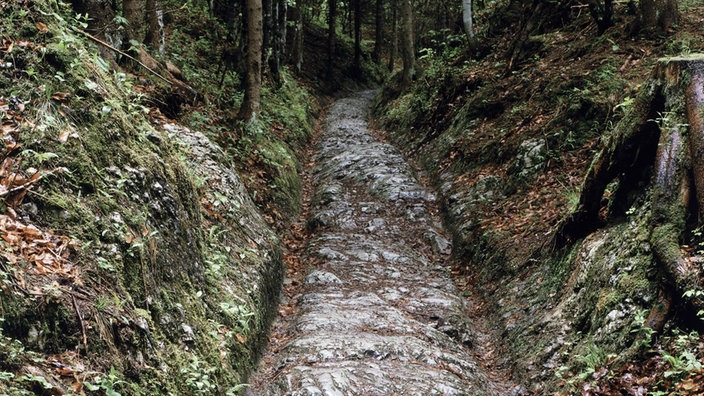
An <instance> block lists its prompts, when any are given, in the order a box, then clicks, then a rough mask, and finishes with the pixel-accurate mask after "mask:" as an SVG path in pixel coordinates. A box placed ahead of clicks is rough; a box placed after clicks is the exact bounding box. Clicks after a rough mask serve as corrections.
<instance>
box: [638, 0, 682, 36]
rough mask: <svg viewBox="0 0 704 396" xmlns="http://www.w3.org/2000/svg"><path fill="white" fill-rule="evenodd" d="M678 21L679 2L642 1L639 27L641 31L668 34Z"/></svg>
mask: <svg viewBox="0 0 704 396" xmlns="http://www.w3.org/2000/svg"><path fill="white" fill-rule="evenodd" d="M678 20H679V11H678V10H677V0H640V14H639V17H638V25H639V28H640V30H641V31H650V32H654V33H657V34H661V33H667V31H668V29H670V28H671V27H672V25H674V24H675V23H677V21H678Z"/></svg>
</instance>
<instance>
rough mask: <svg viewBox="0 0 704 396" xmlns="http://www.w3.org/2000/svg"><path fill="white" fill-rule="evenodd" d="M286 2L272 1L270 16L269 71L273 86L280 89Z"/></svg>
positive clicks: (284, 45) (284, 44) (281, 0)
mask: <svg viewBox="0 0 704 396" xmlns="http://www.w3.org/2000/svg"><path fill="white" fill-rule="evenodd" d="M286 2H287V0H274V4H273V6H272V14H271V20H272V24H271V28H272V32H271V33H272V36H271V38H272V43H271V55H270V58H269V69H271V78H272V79H273V80H274V84H275V85H276V86H277V87H280V86H281V84H282V82H281V58H282V57H283V56H284V51H285V50H286V12H287V4H286Z"/></svg>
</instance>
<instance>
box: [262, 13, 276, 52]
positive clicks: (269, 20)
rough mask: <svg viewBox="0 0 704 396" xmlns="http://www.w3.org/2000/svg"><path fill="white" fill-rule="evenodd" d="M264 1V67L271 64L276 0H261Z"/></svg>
mask: <svg viewBox="0 0 704 396" xmlns="http://www.w3.org/2000/svg"><path fill="white" fill-rule="evenodd" d="M261 1H262V65H268V64H269V55H270V54H271V51H270V49H271V48H272V47H273V45H272V36H273V29H274V21H273V17H272V15H273V8H274V2H276V0H261Z"/></svg>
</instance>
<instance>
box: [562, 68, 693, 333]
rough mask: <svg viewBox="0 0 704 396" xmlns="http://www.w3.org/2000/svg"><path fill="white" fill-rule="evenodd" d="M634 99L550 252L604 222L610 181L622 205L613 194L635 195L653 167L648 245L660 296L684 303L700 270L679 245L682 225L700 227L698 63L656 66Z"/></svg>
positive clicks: (657, 316)
mask: <svg viewBox="0 0 704 396" xmlns="http://www.w3.org/2000/svg"><path fill="white" fill-rule="evenodd" d="M641 92H642V94H641V95H640V96H639V97H638V98H637V99H636V103H635V108H634V109H633V111H631V112H630V113H629V115H628V116H627V117H625V118H624V119H623V120H622V121H621V122H620V123H619V124H618V125H617V127H616V129H615V130H614V132H613V134H612V135H610V136H609V137H608V138H606V139H605V140H604V143H603V148H602V149H601V150H600V151H599V153H598V154H597V156H596V157H595V159H594V161H593V162H592V164H591V166H590V169H589V172H588V173H587V176H586V178H585V180H584V183H583V185H582V192H581V196H580V200H579V204H578V206H577V208H576V209H575V210H574V211H573V212H572V213H571V214H570V215H569V216H567V217H566V218H565V220H563V221H562V222H561V223H560V225H559V226H558V229H557V232H556V234H555V245H554V246H555V247H557V248H559V247H562V246H564V245H566V244H568V243H570V242H572V241H575V240H577V239H579V238H582V237H584V236H586V235H587V234H588V233H590V232H592V231H593V230H595V229H596V228H597V227H598V226H599V225H600V224H601V223H602V222H603V219H602V220H600V219H599V214H600V211H601V209H602V200H603V197H604V192H605V190H606V186H607V185H608V184H609V183H610V182H611V181H612V180H614V179H615V178H617V177H618V178H619V187H618V189H617V193H615V194H613V197H614V199H616V197H624V196H627V194H623V193H622V192H621V191H619V190H621V189H622V188H623V187H624V186H627V187H628V188H635V186H636V185H637V183H634V181H633V179H637V176H635V175H637V173H638V172H642V170H643V169H650V168H651V167H652V169H654V170H653V174H652V176H651V178H650V186H652V190H651V192H650V207H651V226H652V229H651V236H650V240H649V242H650V246H652V251H653V257H654V259H655V261H656V262H657V264H658V267H659V272H660V273H661V276H662V277H663V279H662V281H663V283H664V288H665V289H666V290H668V289H669V290H675V291H676V293H675V294H676V295H679V296H683V294H684V292H685V291H688V290H695V289H699V288H700V287H701V284H700V283H701V273H700V269H699V268H698V266H697V265H696V263H695V262H694V261H695V260H693V259H691V258H689V257H685V256H684V255H683V253H682V248H681V246H680V243H681V241H682V240H683V238H684V235H685V231H686V227H687V220H688V219H689V218H691V217H695V218H696V220H697V223H698V224H701V222H702V220H703V219H704V122H703V120H704V93H703V92H704V56H702V55H698V56H692V57H686V58H671V59H661V60H660V61H659V62H658V64H657V66H656V69H655V72H654V74H653V77H652V79H651V81H649V82H648V83H647V85H646V86H645V87H644V88H643V89H642V90H641ZM692 203H694V205H692ZM611 206H614V203H613V202H612V204H611ZM683 298H684V302H685V303H686V304H687V305H689V307H690V308H692V309H695V311H694V312H696V310H700V309H702V307H704V300H702V298H701V297H700V296H696V295H695V296H685V297H683ZM667 303H668V304H669V302H667ZM668 304H666V305H667V306H669V305H668ZM651 314H652V316H653V318H652V320H650V319H649V322H653V323H655V324H656V325H657V326H661V325H662V323H661V322H662V321H663V320H664V319H665V315H662V312H660V311H658V312H655V310H654V311H653V313H651ZM656 319H657V320H656Z"/></svg>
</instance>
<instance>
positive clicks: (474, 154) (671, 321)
mask: <svg viewBox="0 0 704 396" xmlns="http://www.w3.org/2000/svg"><path fill="white" fill-rule="evenodd" d="M575 23H578V22H575ZM570 29H571V28H570V27H564V30H563V31H559V30H558V31H549V30H546V31H545V32H542V33H541V35H540V36H536V39H540V40H544V45H545V46H544V48H543V50H542V51H541V52H540V53H539V54H537V55H535V57H534V58H531V59H530V60H525V61H523V64H522V65H521V66H520V67H518V68H516V69H515V70H510V71H507V69H505V68H506V64H505V63H503V62H505V59H503V57H502V55H501V51H493V53H492V54H488V55H487V54H482V53H479V54H472V55H471V56H470V55H468V54H467V53H464V52H462V51H460V50H458V49H456V48H454V47H452V45H451V43H450V44H447V42H446V43H445V44H443V46H440V47H439V48H431V49H429V50H426V51H427V56H426V57H425V58H424V59H423V60H422V61H421V62H420V69H421V72H420V73H419V75H418V77H417V80H416V82H415V83H414V84H413V85H412V86H410V87H405V88H400V87H399V86H398V84H397V81H395V80H392V81H390V82H389V83H388V85H387V87H386V88H385V90H384V92H383V93H382V95H381V96H380V97H379V98H378V103H377V107H376V114H377V116H378V117H379V118H380V120H381V122H382V124H383V125H385V126H386V127H387V129H388V130H389V131H390V140H392V141H394V142H395V143H396V144H397V146H399V147H403V148H404V149H405V152H406V154H407V155H408V156H410V157H412V158H414V159H415V160H417V162H418V163H419V164H420V166H421V167H422V168H423V170H424V171H425V172H427V173H428V174H429V176H430V177H431V179H432V180H433V181H434V183H435V186H436V189H437V191H438V192H439V196H440V198H441V202H442V204H443V209H444V214H445V220H446V222H447V224H448V228H449V229H451V230H452V231H453V235H454V247H455V248H454V256H455V266H456V272H457V273H459V274H464V275H467V276H468V277H469V279H470V280H476V282H467V283H470V284H475V286H473V287H470V290H469V292H476V293H478V294H480V295H481V296H482V298H484V299H485V301H486V302H487V303H488V307H489V308H487V309H486V310H485V311H484V312H488V313H489V315H491V316H492V319H493V321H494V323H495V326H496V334H497V337H498V338H499V339H500V340H499V344H500V345H501V347H502V349H501V350H502V353H500V356H501V358H500V361H501V362H502V363H504V365H505V366H506V367H511V369H512V372H513V376H514V379H515V380H516V381H517V382H518V383H522V384H523V385H524V386H525V388H526V389H525V390H526V392H527V393H530V394H553V393H557V394H573V393H576V392H582V391H589V390H594V389H598V387H599V386H603V383H604V382H609V381H611V382H612V383H613V384H615V385H613V387H614V388H606V389H617V388H618V387H619V386H621V388H623V387H624V386H630V385H624V384H627V383H628V384H633V386H634V387H636V386H637V385H635V381H636V380H635V379H633V378H639V377H638V376H637V375H638V374H629V375H630V377H628V376H626V375H623V376H621V377H618V378H617V379H614V378H616V374H615V373H616V372H620V371H619V370H621V368H623V370H626V371H623V372H628V370H634V369H633V367H638V366H640V364H639V363H638V362H643V361H647V360H648V359H651V358H652V359H653V360H652V361H653V362H655V363H653V364H657V362H662V361H663V359H666V358H667V356H672V355H675V356H684V355H683V353H684V352H686V351H690V350H697V345H698V342H699V341H697V340H698V339H699V338H698V337H699V336H698V335H695V336H693V337H691V338H687V340H686V341H682V343H681V344H680V345H679V346H676V345H675V346H674V347H673V345H674V344H676V343H672V342H671V340H673V339H677V337H680V335H682V334H686V333H688V332H689V331H690V330H692V329H693V328H696V326H697V324H696V323H700V322H697V320H696V319H694V318H693V316H694V315H692V314H691V313H686V309H685V308H683V306H681V305H678V304H680V303H681V296H675V297H674V303H672V306H670V303H671V302H672V300H673V298H672V297H671V296H670V297H668V296H666V295H665V294H667V293H672V291H671V290H674V289H672V288H670V285H669V283H668V281H667V276H666V275H664V274H663V272H664V270H663V267H662V265H661V263H659V259H658V257H657V249H658V243H657V242H658V241H659V240H661V239H662V238H660V237H659V236H658V234H657V231H658V229H657V228H655V231H654V224H657V220H656V217H657V216H660V217H662V214H661V213H660V212H662V211H663V210H664V209H663V208H662V207H655V208H654V206H657V205H658V204H657V203H658V202H660V201H662V199H661V198H658V197H659V196H660V195H662V194H663V193H661V192H660V193H658V191H657V188H658V187H657V186H656V184H655V183H654V182H653V180H654V176H653V175H654V174H655V172H656V171H657V170H654V167H653V161H654V157H655V146H657V144H656V143H657V141H658V137H657V136H658V135H659V133H660V132H659V130H660V129H662V130H663V131H667V130H668V125H664V121H666V119H667V117H671V118H673V119H679V118H677V117H680V116H679V115H675V113H676V112H677V107H676V104H668V105H664V104H663V103H664V100H661V101H662V102H663V103H659V104H654V105H653V106H654V107H652V108H648V109H650V110H652V109H653V108H656V110H655V111H654V112H652V113H648V111H650V110H647V109H646V111H645V112H643V111H641V110H642V109H641V108H640V107H641V106H640V105H639V103H648V106H650V103H655V102H657V101H655V102H653V101H652V100H651V99H652V96H653V93H652V92H651V91H652V89H651V88H652V86H653V84H651V83H646V81H649V79H651V78H654V76H652V70H653V69H654V68H655V67H654V66H656V64H657V59H656V58H654V59H646V60H644V61H643V67H642V68H639V69H637V70H636V69H635V68H634V69H629V68H625V67H624V68H620V69H619V68H618V67H616V65H622V64H623V62H624V61H625V58H624V59H620V58H617V57H615V56H613V55H612V54H610V50H609V49H608V48H604V51H601V50H600V49H599V48H600V46H603V45H602V44H599V41H597V42H596V44H580V43H582V41H580V39H579V37H580V34H582V33H581V32H580V33H576V32H573V31H571V30H570ZM614 34H615V36H611V37H609V38H608V41H609V43H610V44H608V45H612V44H613V45H614V46H617V45H629V44H628V43H627V42H625V41H618V40H619V36H617V33H614ZM604 40H606V39H604ZM614 40H616V41H614ZM671 40H675V38H672V39H671ZM487 42H488V43H490V45H494V46H496V47H497V48H503V47H501V46H502V45H504V44H505V43H504V42H502V41H500V39H497V40H492V38H490V37H489V38H487ZM605 42H606V41H605ZM487 45H489V44H487ZM585 45H588V46H589V51H590V52H589V53H590V54H591V55H590V56H589V57H586V56H585V59H583V60H582V61H581V64H582V65H583V67H584V68H583V69H579V68H576V69H574V70H572V69H570V67H572V64H570V65H569V66H565V67H563V63H561V62H562V59H568V58H569V56H570V54H571V53H573V52H580V53H582V54H584V53H586V52H581V51H587V47H584V46H585ZM614 48H615V47H614ZM480 50H481V49H480ZM600 53H608V54H609V55H608V56H607V57H605V58H604V57H602V55H599V54H600ZM569 59H571V58H569ZM584 76H587V77H584ZM682 81H685V80H684V77H683V79H682ZM672 97H673V98H674V97H675V96H672ZM668 100H669V99H668ZM658 106H660V107H658ZM658 112H660V113H658ZM629 114H636V115H637V117H629ZM663 114H665V115H666V116H664V115H663ZM639 117H640V118H639ZM636 118H638V119H639V120H641V121H643V123H644V124H642V125H641V124H638V122H640V121H638V120H636ZM645 124H647V125H649V126H647V125H646V126H644V125H645ZM663 125H664V126H663ZM678 125H680V126H682V125H686V123H682V122H681V123H678ZM627 131H638V132H637V133H641V135H639V136H640V138H638V139H635V140H633V141H638V142H640V143H639V144H634V145H629V143H628V142H630V141H631V140H628V139H627V138H624V137H623V136H630V135H627V134H628V133H630V132H627ZM651 132H653V134H651V135H648V133H651ZM664 134H665V132H663V135H664ZM614 142H617V143H618V145H621V146H623V147H630V148H620V149H623V150H624V151H623V152H620V153H621V154H622V155H623V157H622V158H623V163H624V164H625V165H624V169H626V168H627V169H628V170H627V171H626V170H624V171H623V172H621V171H619V172H616V173H615V174H614V175H610V177H611V179H612V180H605V181H603V182H604V183H603V184H604V185H603V187H604V189H603V191H602V192H603V194H599V196H598V198H597V200H596V201H595V202H593V204H594V208H595V209H596V211H597V212H598V213H594V215H595V216H594V217H595V218H594V219H592V223H591V224H589V225H587V224H586V223H585V224H580V225H581V226H582V228H583V230H584V232H583V233H582V234H580V235H579V236H578V237H575V238H571V239H570V240H569V241H567V242H565V241H561V242H560V243H556V238H555V237H554V236H555V230H559V229H560V228H559V227H560V224H563V223H564V221H563V219H565V218H566V217H568V216H569V215H570V214H571V213H574V212H575V211H576V209H578V208H579V203H580V194H581V186H582V182H583V180H584V179H585V175H587V174H588V172H590V169H593V168H594V167H598V166H601V165H603V164H601V165H600V164H599V159H600V158H601V162H604V161H611V160H613V158H616V156H609V153H610V152H609V150H610V148H609V147H611V145H613V144H614ZM624 142H625V143H624ZM646 142H650V143H648V144H646ZM661 145H662V144H661ZM631 146H632V147H631ZM600 150H601V151H600ZM625 150H631V151H625ZM598 152H601V154H599V155H597V153H598ZM625 153H627V154H625ZM593 158H595V160H594V162H592V159H593ZM619 158H621V157H619ZM590 163H591V164H592V165H591V168H590ZM605 163H608V162H605ZM675 179H676V178H675ZM677 180H679V179H677ZM588 188H591V187H588ZM671 191H673V194H675V195H676V193H679V191H680V189H679V187H677V188H674V187H673V188H672V189H671ZM658 194H660V195H658ZM676 202H678V203H679V202H680V201H676ZM660 206H662V205H660ZM678 208H679V207H678ZM675 214H677V215H678V216H671V217H672V220H671V221H673V222H675V223H676V224H675V225H674V226H673V228H674V230H666V231H669V234H671V235H676V236H675V237H674V238H672V237H671V235H669V236H670V239H667V241H672V243H671V244H670V245H668V246H667V248H668V249H670V250H669V251H674V252H675V253H677V254H678V255H679V252H680V250H682V251H686V250H687V249H688V246H686V245H685V246H680V245H681V244H682V243H683V242H684V243H690V244H691V246H694V245H695V244H696V243H697V238H696V237H692V236H691V232H692V231H693V232H694V234H695V235H696V234H697V232H699V231H697V230H693V228H695V227H694V226H693V225H692V224H688V225H686V226H685V224H684V223H685V221H686V220H687V218H686V217H685V216H684V215H682V214H681V213H680V212H677V213H675ZM667 215H668V216H669V215H670V214H667ZM689 222H692V218H691V217H690V218H689ZM678 238H679V240H678ZM557 239H559V238H557ZM663 240H664V239H663ZM654 241H655V243H654ZM661 249H662V248H661ZM690 250H691V249H690ZM464 282H466V281H463V282H462V283H464ZM682 291H683V290H682ZM680 292H681V291H680ZM700 292H701V290H698V289H697V288H696V287H694V286H692V287H691V290H690V291H689V293H691V294H697V293H700ZM695 312H696V310H695ZM663 325H664V328H663ZM655 333H657V334H658V336H659V337H660V338H658V341H659V342H661V343H660V344H657V346H654V344H653V340H654V338H653V334H655ZM693 334H696V333H693ZM690 355H691V356H690ZM690 355H687V356H689V357H687V358H686V359H690V360H687V361H688V362H690V361H691V362H694V363H692V364H693V365H692V366H691V367H694V368H693V369H692V370H691V371H689V372H688V371H687V370H686V369H683V368H682V367H684V363H683V364H682V365H681V367H680V368H672V369H671V371H669V372H668V374H665V377H663V375H662V374H661V375H660V377H659V379H654V380H652V381H651V380H646V381H647V383H648V385H647V386H648V390H653V391H654V390H668V389H676V386H679V385H677V384H678V383H680V382H681V383H686V381H685V378H687V375H690V374H691V375H695V374H694V373H696V372H697V369H696V367H699V366H697V363H696V361H697V359H698V358H695V357H694V355H693V354H691V353H690ZM682 359H684V358H682ZM682 361H683V362H684V360H682ZM643 366H645V364H643ZM674 366H675V364H672V365H671V366H670V365H669V363H668V364H661V365H660V366H659V367H661V368H659V369H658V370H662V371H665V370H670V369H669V367H674ZM664 367H668V368H667V369H665V368H664ZM672 372H676V373H677V375H676V376H673V375H672ZM629 378H630V379H629ZM663 378H669V379H666V380H663ZM692 378H693V377H692ZM631 379H633V380H631ZM618 381H621V382H618ZM629 381H631V382H629ZM694 381H696V380H694ZM601 389H605V388H603V387H602V388H601Z"/></svg>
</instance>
